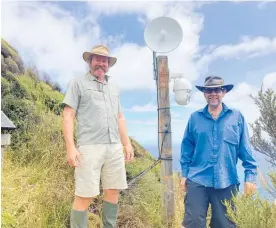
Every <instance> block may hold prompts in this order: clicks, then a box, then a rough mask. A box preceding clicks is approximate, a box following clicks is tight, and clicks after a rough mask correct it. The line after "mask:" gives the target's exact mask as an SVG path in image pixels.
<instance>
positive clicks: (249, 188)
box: [244, 182, 257, 195]
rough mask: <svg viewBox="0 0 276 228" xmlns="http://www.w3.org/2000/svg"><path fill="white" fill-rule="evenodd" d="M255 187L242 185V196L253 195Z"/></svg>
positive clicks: (251, 184)
mask: <svg viewBox="0 0 276 228" xmlns="http://www.w3.org/2000/svg"><path fill="white" fill-rule="evenodd" d="M256 189H257V186H256V184H254V183H250V182H245V183H244V194H245V195H253V194H255V193H256Z"/></svg>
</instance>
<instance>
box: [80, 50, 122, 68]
mask: <svg viewBox="0 0 276 228" xmlns="http://www.w3.org/2000/svg"><path fill="white" fill-rule="evenodd" d="M91 55H100V54H96V53H93V52H84V53H83V55H82V57H83V59H84V61H85V62H87V63H88V60H89V58H90V56H91ZM100 56H104V57H108V60H109V61H108V63H109V64H108V65H109V67H112V66H114V64H115V63H116V62H117V58H116V57H112V56H106V55H100Z"/></svg>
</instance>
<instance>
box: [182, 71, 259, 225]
mask: <svg viewBox="0 0 276 228" xmlns="http://www.w3.org/2000/svg"><path fill="white" fill-rule="evenodd" d="M196 87H197V88H198V89H199V90H200V91H201V92H203V93H204V97H205V99H206V101H207V103H208V105H206V106H205V108H203V109H201V110H198V111H196V112H194V113H193V114H192V115H191V116H190V119H189V121H188V124H187V126H186V130H185V133H184V137H183V141H182V145H181V160H180V163H181V169H182V180H181V186H182V188H183V189H184V191H186V195H185V200H184V202H185V215H184V220H183V222H182V226H183V227H185V228H201V227H206V215H207V210H208V206H209V203H210V204H211V205H212V218H211V224H210V225H211V227H212V228H226V227H235V224H234V223H233V222H231V221H230V220H228V219H227V217H226V215H225V214H226V208H225V206H224V204H223V201H224V200H230V199H231V197H232V194H234V195H235V194H237V192H238V187H239V184H240V182H239V178H238V173H237V161H238V159H240V160H241V161H242V166H243V167H244V169H245V172H244V173H245V177H244V182H245V184H244V191H245V194H252V193H254V192H255V190H256V184H255V181H256V176H257V164H256V161H255V160H254V158H253V156H252V147H251V145H250V142H249V134H248V128H247V124H246V122H245V119H244V116H243V115H242V114H241V113H240V111H238V110H235V109H231V108H229V107H227V106H226V105H225V104H224V103H223V102H222V99H223V97H224V95H225V94H226V93H227V92H229V91H230V90H231V89H232V88H233V87H234V86H233V85H224V80H223V79H222V78H220V77H217V76H209V77H207V78H206V79H205V83H204V86H196Z"/></svg>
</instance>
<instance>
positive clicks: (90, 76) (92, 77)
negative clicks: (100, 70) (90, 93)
mask: <svg viewBox="0 0 276 228" xmlns="http://www.w3.org/2000/svg"><path fill="white" fill-rule="evenodd" d="M104 77H105V80H104V82H103V84H105V85H106V84H107V83H108V80H109V78H110V76H108V75H105V76H104ZM86 78H87V79H88V80H89V81H97V82H99V83H102V82H100V81H99V80H98V79H97V78H96V77H95V76H94V75H92V74H91V73H90V71H88V72H87V73H86Z"/></svg>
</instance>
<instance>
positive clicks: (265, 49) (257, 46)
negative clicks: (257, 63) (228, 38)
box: [197, 36, 276, 72]
mask: <svg viewBox="0 0 276 228" xmlns="http://www.w3.org/2000/svg"><path fill="white" fill-rule="evenodd" d="M212 49H213V50H212ZM212 49H211V50H210V49H208V50H207V51H206V52H210V53H206V54H203V55H202V56H201V58H200V60H199V61H198V62H197V66H198V68H199V69H200V70H202V71H204V72H206V71H207V70H208V65H209V64H210V63H211V62H212V61H215V60H216V59H218V58H223V59H231V58H232V59H233V58H234V59H235V58H236V59H247V58H253V57H257V56H263V55H267V54H270V53H276V38H271V39H270V38H267V37H261V36H259V37H254V38H251V37H247V36H244V37H242V41H241V42H240V43H238V44H227V45H222V46H218V47H214V46H213V47H212Z"/></svg>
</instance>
